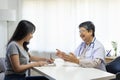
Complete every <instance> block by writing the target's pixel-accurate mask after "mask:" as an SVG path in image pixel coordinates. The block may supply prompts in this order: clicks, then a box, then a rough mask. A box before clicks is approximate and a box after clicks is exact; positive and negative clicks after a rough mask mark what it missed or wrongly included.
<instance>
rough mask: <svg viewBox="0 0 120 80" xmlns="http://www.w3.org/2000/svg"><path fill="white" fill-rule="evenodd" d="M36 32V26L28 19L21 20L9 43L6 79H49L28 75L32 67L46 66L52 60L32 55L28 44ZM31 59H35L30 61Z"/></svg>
mask: <svg viewBox="0 0 120 80" xmlns="http://www.w3.org/2000/svg"><path fill="white" fill-rule="evenodd" d="M34 32H35V26H34V24H32V23H31V22H29V21H27V20H21V21H20V22H19V24H18V26H17V28H16V30H15V32H14V34H13V36H12V37H11V39H10V41H9V42H8V44H7V49H6V68H7V69H6V73H5V79H4V80H48V79H47V78H46V77H44V76H37V77H34V76H33V77H26V75H27V74H26V73H27V71H28V70H29V69H30V68H32V67H37V66H44V65H46V64H48V62H49V63H52V60H50V59H46V58H40V57H37V56H32V55H30V53H29V52H28V50H29V49H28V47H27V45H28V44H29V41H30V39H31V38H32V37H33V33H34ZM30 61H34V62H32V63H29V62H30Z"/></svg>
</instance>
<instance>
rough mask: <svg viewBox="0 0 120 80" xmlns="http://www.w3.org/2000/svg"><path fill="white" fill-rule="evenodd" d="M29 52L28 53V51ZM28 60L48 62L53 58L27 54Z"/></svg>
mask: <svg viewBox="0 0 120 80" xmlns="http://www.w3.org/2000/svg"><path fill="white" fill-rule="evenodd" d="M28 54H29V53H28ZM29 57H30V61H46V62H48V63H53V59H47V58H42V57H38V56H32V55H30V54H29Z"/></svg>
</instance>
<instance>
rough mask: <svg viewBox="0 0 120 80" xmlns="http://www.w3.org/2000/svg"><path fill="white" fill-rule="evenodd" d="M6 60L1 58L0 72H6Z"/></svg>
mask: <svg viewBox="0 0 120 80" xmlns="http://www.w3.org/2000/svg"><path fill="white" fill-rule="evenodd" d="M5 69H6V67H5V58H0V72H5Z"/></svg>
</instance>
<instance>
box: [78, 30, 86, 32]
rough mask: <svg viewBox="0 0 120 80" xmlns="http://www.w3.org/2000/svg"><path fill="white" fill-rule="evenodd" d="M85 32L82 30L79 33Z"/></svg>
mask: <svg viewBox="0 0 120 80" xmlns="http://www.w3.org/2000/svg"><path fill="white" fill-rule="evenodd" d="M85 31H87V30H80V31H79V33H84V32H85Z"/></svg>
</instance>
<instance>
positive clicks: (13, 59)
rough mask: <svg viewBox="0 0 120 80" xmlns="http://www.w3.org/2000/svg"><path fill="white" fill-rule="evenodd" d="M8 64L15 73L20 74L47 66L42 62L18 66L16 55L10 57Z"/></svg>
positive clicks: (17, 56)
mask: <svg viewBox="0 0 120 80" xmlns="http://www.w3.org/2000/svg"><path fill="white" fill-rule="evenodd" d="M10 62H11V65H12V67H13V70H14V71H15V72H22V71H25V70H27V69H29V68H32V67H37V66H43V65H46V64H47V63H46V62H43V61H39V62H34V63H29V64H20V61H19V55H17V54H14V55H11V56H10Z"/></svg>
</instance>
